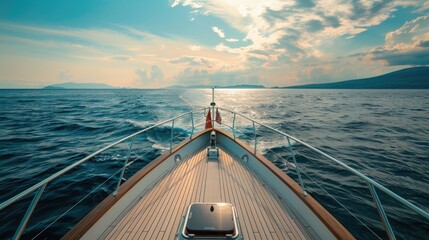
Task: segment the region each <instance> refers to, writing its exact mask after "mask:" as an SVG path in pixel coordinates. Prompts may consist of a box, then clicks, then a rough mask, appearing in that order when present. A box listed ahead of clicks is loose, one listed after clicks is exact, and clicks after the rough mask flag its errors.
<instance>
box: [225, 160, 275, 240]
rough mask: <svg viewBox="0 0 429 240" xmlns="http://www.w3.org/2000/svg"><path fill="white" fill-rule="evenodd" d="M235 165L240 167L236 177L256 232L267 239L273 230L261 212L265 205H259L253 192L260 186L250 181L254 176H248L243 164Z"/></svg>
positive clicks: (258, 200)
mask: <svg viewBox="0 0 429 240" xmlns="http://www.w3.org/2000/svg"><path fill="white" fill-rule="evenodd" d="M228 154H229V153H228ZM236 163H237V164H239V165H240V167H238V168H237V171H238V175H240V176H241V182H242V183H243V187H245V188H246V189H245V191H246V195H245V196H247V198H248V200H249V202H250V205H249V207H250V209H253V211H252V213H253V214H252V216H253V218H254V220H255V222H256V224H257V226H258V232H259V234H260V236H261V237H262V238H265V239H269V238H270V236H271V232H274V228H273V226H272V225H271V224H270V221H269V219H268V218H267V216H266V213H265V211H263V210H264V205H265V203H261V201H260V199H259V196H258V195H257V194H256V192H255V188H257V187H259V186H260V185H261V184H256V182H254V181H251V180H252V179H254V176H251V175H250V174H251V173H250V172H249V171H248V169H247V166H246V164H245V163H244V162H242V161H237V162H236Z"/></svg>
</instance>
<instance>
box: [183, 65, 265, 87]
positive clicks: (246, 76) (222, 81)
mask: <svg viewBox="0 0 429 240" xmlns="http://www.w3.org/2000/svg"><path fill="white" fill-rule="evenodd" d="M175 80H176V81H177V82H180V83H181V84H183V85H220V86H227V85H236V84H260V83H261V79H260V77H259V76H258V74H257V73H254V72H252V71H242V70H239V71H224V70H221V71H216V72H209V71H207V70H204V69H203V70H200V69H195V68H191V67H189V68H186V69H184V70H183V71H182V72H180V73H179V74H178V75H177V76H176V77H175Z"/></svg>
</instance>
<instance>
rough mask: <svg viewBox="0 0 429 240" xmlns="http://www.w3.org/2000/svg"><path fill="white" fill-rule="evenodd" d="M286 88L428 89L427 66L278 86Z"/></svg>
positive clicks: (428, 73)
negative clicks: (343, 78) (360, 76)
mask: <svg viewBox="0 0 429 240" xmlns="http://www.w3.org/2000/svg"><path fill="white" fill-rule="evenodd" d="M279 88H288V89H429V67H412V68H405V69H401V70H398V71H394V72H390V73H386V74H383V75H379V76H375V77H369V78H361V79H353V80H345V81H339V82H332V83H315V84H305V85H296V86H288V87H279Z"/></svg>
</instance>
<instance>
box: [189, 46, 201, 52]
mask: <svg viewBox="0 0 429 240" xmlns="http://www.w3.org/2000/svg"><path fill="white" fill-rule="evenodd" d="M189 49H191V50H192V51H199V50H200V49H201V46H197V45H191V46H189Z"/></svg>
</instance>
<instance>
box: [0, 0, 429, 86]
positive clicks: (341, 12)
mask: <svg viewBox="0 0 429 240" xmlns="http://www.w3.org/2000/svg"><path fill="white" fill-rule="evenodd" d="M428 56H429V1H424V0H409V1H403V0H349V1H343V0H324V1H313V0H290V1H284V0H283V1H280V0H266V1H246V0H235V1H226V0H217V1H216V0H214V1H210V0H198V1H195V0H174V1H173V0H172V1H137V0H134V1H113V0H110V1H99V0H97V1H95V0H92V1H91V0H78V1H58V0H56V1H7V0H4V1H2V4H1V6H0V88H15V87H16V88H34V87H43V86H46V85H49V84H55V83H62V82H94V83H107V84H110V85H113V86H118V87H140V88H157V87H165V86H169V85H191V84H215V85H232V84H263V85H265V86H289V85H296V84H306V83H316V82H331V81H339V80H347V79H353V78H362V77H369V76H374V75H378V74H383V73H386V72H390V71H394V70H398V69H402V68H406V67H411V66H421V65H429V57H428Z"/></svg>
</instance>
